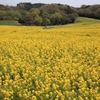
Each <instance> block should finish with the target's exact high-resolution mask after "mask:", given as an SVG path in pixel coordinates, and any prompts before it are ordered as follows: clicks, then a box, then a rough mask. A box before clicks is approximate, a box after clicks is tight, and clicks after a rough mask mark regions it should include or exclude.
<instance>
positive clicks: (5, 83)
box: [0, 23, 100, 100]
mask: <svg viewBox="0 0 100 100" xmlns="http://www.w3.org/2000/svg"><path fill="white" fill-rule="evenodd" d="M0 100H100V24H99V23H97V24H89V25H83V24H80V23H76V24H69V25H63V26H55V27H51V28H49V29H43V27H36V26H29V27H28V26H0Z"/></svg>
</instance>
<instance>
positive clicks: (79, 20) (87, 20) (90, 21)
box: [75, 17, 100, 25]
mask: <svg viewBox="0 0 100 100" xmlns="http://www.w3.org/2000/svg"><path fill="white" fill-rule="evenodd" d="M75 22H76V23H80V24H83V25H88V24H97V23H100V20H97V19H93V18H86V17H78V18H77V19H76V21H75Z"/></svg>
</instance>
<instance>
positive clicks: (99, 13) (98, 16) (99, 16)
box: [94, 8, 100, 19]
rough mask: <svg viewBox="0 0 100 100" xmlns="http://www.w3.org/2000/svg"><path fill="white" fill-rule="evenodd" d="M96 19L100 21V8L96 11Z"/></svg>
mask: <svg viewBox="0 0 100 100" xmlns="http://www.w3.org/2000/svg"><path fill="white" fill-rule="evenodd" d="M94 14H95V18H97V19H100V8H99V9H97V10H96V11H95V13H94Z"/></svg>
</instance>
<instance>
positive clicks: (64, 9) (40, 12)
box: [0, 3, 100, 26]
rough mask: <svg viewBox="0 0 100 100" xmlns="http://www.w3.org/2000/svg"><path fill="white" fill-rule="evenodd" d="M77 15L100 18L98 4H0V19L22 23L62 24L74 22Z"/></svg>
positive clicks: (99, 5) (99, 6)
mask: <svg viewBox="0 0 100 100" xmlns="http://www.w3.org/2000/svg"><path fill="white" fill-rule="evenodd" d="M78 16H83V17H89V18H96V19H100V4H98V5H82V6H81V7H80V8H75V7H71V6H69V5H63V4H42V3H36V4H31V3H19V4H17V6H8V5H2V4H0V20H16V21H18V22H19V23H21V24H23V25H43V26H46V25H62V24H68V23H74V22H75V19H76V18H77V17H78Z"/></svg>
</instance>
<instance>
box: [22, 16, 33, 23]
mask: <svg viewBox="0 0 100 100" xmlns="http://www.w3.org/2000/svg"><path fill="white" fill-rule="evenodd" d="M33 23H34V21H33V17H32V16H30V15H26V16H25V17H24V18H23V24H25V25H33Z"/></svg>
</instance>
